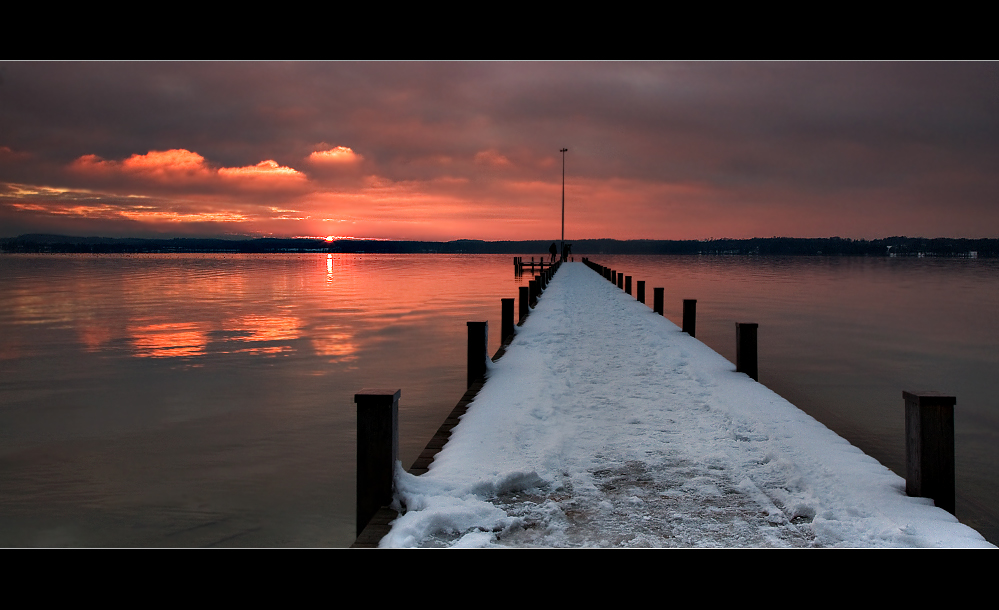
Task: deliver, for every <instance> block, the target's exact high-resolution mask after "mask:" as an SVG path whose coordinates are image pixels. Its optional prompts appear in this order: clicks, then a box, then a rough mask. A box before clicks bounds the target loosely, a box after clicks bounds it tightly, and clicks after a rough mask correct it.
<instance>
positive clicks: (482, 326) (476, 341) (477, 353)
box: [467, 322, 489, 388]
mask: <svg viewBox="0 0 999 610" xmlns="http://www.w3.org/2000/svg"><path fill="white" fill-rule="evenodd" d="M467 324H468V387H469V388H470V387H472V384H473V383H475V382H476V381H478V380H479V379H480V378H482V377H484V376H485V374H486V358H488V357H489V354H488V353H487V351H488V345H487V343H488V342H489V322H468V323H467Z"/></svg>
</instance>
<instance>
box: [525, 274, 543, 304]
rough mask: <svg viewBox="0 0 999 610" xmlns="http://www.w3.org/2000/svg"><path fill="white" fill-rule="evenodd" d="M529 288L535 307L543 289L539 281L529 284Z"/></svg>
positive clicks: (531, 300)
mask: <svg viewBox="0 0 999 610" xmlns="http://www.w3.org/2000/svg"><path fill="white" fill-rule="evenodd" d="M527 286H528V289H529V290H530V293H529V295H530V302H531V304H532V305H533V304H535V303H537V302H538V297H539V296H540V295H541V289H540V288H539V287H538V280H531V281H529V282H527Z"/></svg>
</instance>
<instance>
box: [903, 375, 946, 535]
mask: <svg viewBox="0 0 999 610" xmlns="http://www.w3.org/2000/svg"><path fill="white" fill-rule="evenodd" d="M902 398H903V399H904V400H905V493H906V494H908V495H910V496H914V497H923V498H933V502H934V503H936V505H937V506H938V507H939V508H942V509H944V510H945V511H947V512H949V513H950V514H952V515H953V514H955V512H954V488H955V484H954V405H955V404H956V403H957V399H956V398H955V397H953V396H944V395H943V394H939V393H937V392H902Z"/></svg>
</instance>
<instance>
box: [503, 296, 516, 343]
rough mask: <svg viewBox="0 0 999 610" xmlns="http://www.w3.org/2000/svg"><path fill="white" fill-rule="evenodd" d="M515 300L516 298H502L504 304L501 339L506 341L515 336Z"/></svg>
mask: <svg viewBox="0 0 999 610" xmlns="http://www.w3.org/2000/svg"><path fill="white" fill-rule="evenodd" d="M513 301H514V299H512V298H510V299H500V302H501V303H502V306H503V318H502V326H501V327H500V331H501V332H500V341H501V342H502V341H506V340H507V339H509V338H510V337H512V336H513V325H514V319H513Z"/></svg>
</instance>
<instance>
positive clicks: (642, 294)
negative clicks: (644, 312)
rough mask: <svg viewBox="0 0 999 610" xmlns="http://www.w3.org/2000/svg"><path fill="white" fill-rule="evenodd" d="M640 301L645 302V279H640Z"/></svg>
mask: <svg viewBox="0 0 999 610" xmlns="http://www.w3.org/2000/svg"><path fill="white" fill-rule="evenodd" d="M638 302H639V303H644V302H645V280H638Z"/></svg>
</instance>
